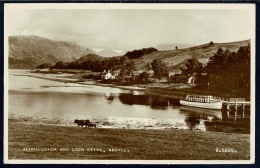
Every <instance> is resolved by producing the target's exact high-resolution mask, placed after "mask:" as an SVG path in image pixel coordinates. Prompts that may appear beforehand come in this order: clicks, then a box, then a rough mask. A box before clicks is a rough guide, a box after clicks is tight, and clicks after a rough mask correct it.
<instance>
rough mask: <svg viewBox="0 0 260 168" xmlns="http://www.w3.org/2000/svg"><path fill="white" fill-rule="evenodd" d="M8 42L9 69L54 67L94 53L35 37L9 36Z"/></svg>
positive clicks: (76, 45)
mask: <svg viewBox="0 0 260 168" xmlns="http://www.w3.org/2000/svg"><path fill="white" fill-rule="evenodd" d="M8 40H9V60H11V61H10V63H9V68H23V69H24V68H29V69H30V68H34V67H35V66H37V65H40V64H42V63H49V64H52V65H54V64H55V63H56V62H58V61H63V62H70V61H73V60H76V59H78V58H80V57H81V56H83V55H87V54H90V53H95V52H94V51H93V50H91V49H89V48H87V47H83V46H80V45H78V44H76V43H75V42H69V41H55V40H51V39H48V38H45V37H40V36H35V35H30V36H20V35H19V36H9V38H8ZM25 62H27V64H25ZM19 63H21V64H19Z"/></svg>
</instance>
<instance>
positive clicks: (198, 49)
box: [135, 40, 250, 71]
mask: <svg viewBox="0 0 260 168" xmlns="http://www.w3.org/2000/svg"><path fill="white" fill-rule="evenodd" d="M248 43H250V41H249V40H244V41H238V42H231V43H215V44H213V45H209V44H204V45H200V46H195V47H190V48H184V49H179V50H169V51H157V52H153V53H151V54H148V55H145V56H143V57H141V58H138V59H135V64H136V67H137V69H138V70H146V69H147V64H148V63H149V62H152V61H153V60H154V59H162V60H163V61H164V62H165V63H167V65H168V66H169V67H171V70H172V71H178V69H179V67H180V65H181V64H182V63H185V61H186V60H187V59H190V58H193V57H195V58H198V59H199V61H200V62H202V63H203V64H206V63H207V61H208V59H209V58H210V57H211V56H213V55H214V53H216V52H217V50H218V49H219V48H222V49H223V50H226V49H229V50H230V51H231V52H232V51H237V50H238V49H239V47H241V46H247V45H248Z"/></svg>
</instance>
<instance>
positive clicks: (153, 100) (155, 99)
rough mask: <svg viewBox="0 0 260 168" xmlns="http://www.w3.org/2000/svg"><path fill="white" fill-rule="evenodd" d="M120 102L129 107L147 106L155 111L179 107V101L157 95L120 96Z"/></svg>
mask: <svg viewBox="0 0 260 168" xmlns="http://www.w3.org/2000/svg"><path fill="white" fill-rule="evenodd" d="M119 100H120V101H121V102H122V103H123V104H127V105H145V106H150V107H151V108H153V109H157V108H158V109H168V108H175V107H176V106H179V100H178V99H174V98H171V97H164V96H156V95H133V94H120V96H119Z"/></svg>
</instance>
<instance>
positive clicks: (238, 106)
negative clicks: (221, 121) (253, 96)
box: [221, 98, 250, 120]
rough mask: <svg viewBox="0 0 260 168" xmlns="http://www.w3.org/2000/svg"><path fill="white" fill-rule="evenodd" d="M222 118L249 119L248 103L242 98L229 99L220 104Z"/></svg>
mask: <svg viewBox="0 0 260 168" xmlns="http://www.w3.org/2000/svg"><path fill="white" fill-rule="evenodd" d="M221 111H222V114H225V116H223V117H227V118H233V119H235V120H236V119H237V118H250V101H246V100H245V99H244V98H230V99H229V100H228V101H223V102H222V108H221Z"/></svg>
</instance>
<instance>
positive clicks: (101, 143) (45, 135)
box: [8, 122, 250, 160]
mask: <svg viewBox="0 0 260 168" xmlns="http://www.w3.org/2000/svg"><path fill="white" fill-rule="evenodd" d="M8 138H9V144H8V146H9V148H8V150H9V159H84V160H87V159H113V160H120V159H130V160H131V159H136V160H139V159H143V160H146V159H147V160H148V159H150V160H153V159H154V160H162V159H163V160H183V159H185V160H236V159H242V160H246V159H249V154H250V151H249V146H250V139H249V135H248V134H229V133H218V132H194V131H184V130H122V129H90V128H78V127H58V126H41V125H29V124H21V123H12V122H11V123H9V137H8ZM29 147H30V148H32V147H41V148H43V147H47V148H51V147H54V148H57V150H58V149H59V148H69V149H70V150H71V148H77V147H80V148H85V149H86V148H102V149H104V150H106V152H93V151H92V152H90V151H83V152H72V151H68V152H24V151H23V148H29ZM111 148H121V149H123V150H124V149H125V150H129V152H109V151H108V149H111ZM216 148H233V149H235V150H236V151H237V152H236V153H218V152H216Z"/></svg>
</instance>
